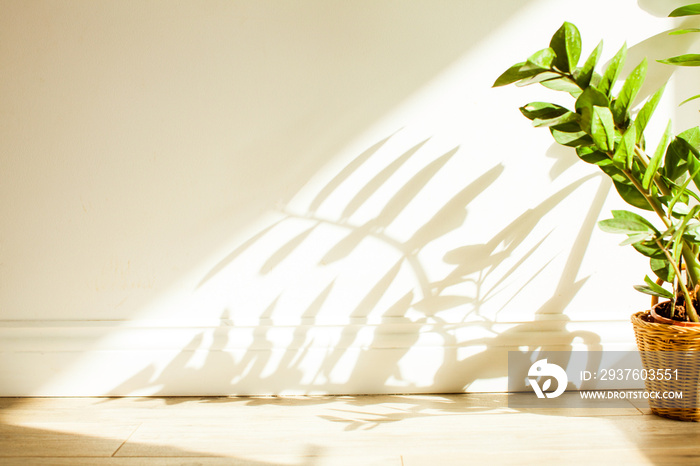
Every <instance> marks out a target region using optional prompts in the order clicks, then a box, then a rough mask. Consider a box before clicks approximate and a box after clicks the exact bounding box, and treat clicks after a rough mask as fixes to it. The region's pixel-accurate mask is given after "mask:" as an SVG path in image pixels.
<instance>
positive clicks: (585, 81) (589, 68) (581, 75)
mask: <svg viewBox="0 0 700 466" xmlns="http://www.w3.org/2000/svg"><path fill="white" fill-rule="evenodd" d="M602 52H603V41H602V40H601V41H600V42H599V43H598V46H597V47H596V48H595V49H594V50H593V52H591V54H590V55H589V56H588V59H587V60H586V62H585V63H584V64H583V66H582V67H581V69H580V70H579V72H578V75H577V77H576V83H577V84H578V85H579V87H580V88H581V89H585V88H587V87H588V86H589V85H590V84H591V78H592V77H593V71H594V70H595V66H596V65H597V64H598V60H599V59H600V54H601V53H602Z"/></svg>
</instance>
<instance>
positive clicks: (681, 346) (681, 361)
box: [632, 311, 700, 421]
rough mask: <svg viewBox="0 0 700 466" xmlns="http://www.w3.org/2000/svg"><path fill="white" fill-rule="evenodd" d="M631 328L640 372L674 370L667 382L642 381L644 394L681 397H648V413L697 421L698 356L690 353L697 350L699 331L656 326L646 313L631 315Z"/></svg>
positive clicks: (699, 416)
mask: <svg viewBox="0 0 700 466" xmlns="http://www.w3.org/2000/svg"><path fill="white" fill-rule="evenodd" d="M632 326H633V327H634V335H635V338H636V340H637V347H638V348H639V351H640V354H641V357H642V366H643V367H644V369H646V370H647V372H648V373H650V372H651V371H653V373H655V374H656V373H658V374H661V373H666V371H667V369H670V370H671V371H674V372H673V374H674V377H672V378H671V380H664V379H663V378H661V379H660V380H650V377H647V378H645V381H644V385H645V388H646V390H647V392H648V393H649V394H652V393H668V392H682V394H683V395H682V399H676V398H667V399H665V398H653V397H650V398H649V406H650V407H651V412H652V413H654V414H657V415H659V416H662V417H666V418H671V419H679V420H682V421H700V390H699V389H698V388H699V384H700V353H694V352H696V351H700V328H697V327H682V326H679V325H668V324H659V323H656V322H654V320H653V318H652V317H651V315H650V313H649V311H646V312H637V313H636V314H633V315H632ZM676 369H677V372H675V370H676ZM676 374H677V380H676V377H675V375H676Z"/></svg>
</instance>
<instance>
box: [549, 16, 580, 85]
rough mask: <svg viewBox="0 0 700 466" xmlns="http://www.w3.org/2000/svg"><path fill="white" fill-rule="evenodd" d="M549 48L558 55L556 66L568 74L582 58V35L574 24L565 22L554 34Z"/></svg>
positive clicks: (555, 61)
mask: <svg viewBox="0 0 700 466" xmlns="http://www.w3.org/2000/svg"><path fill="white" fill-rule="evenodd" d="M549 46H550V47H551V48H552V49H553V50H554V52H555V53H556V58H555V60H554V66H555V67H556V68H558V69H559V70H561V71H563V72H565V73H568V72H570V71H572V70H573V69H575V68H576V65H577V64H578V60H579V57H580V56H581V35H580V33H579V31H578V29H577V28H576V26H574V25H573V24H571V23H569V22H565V23H564V24H562V26H561V27H560V28H559V29H558V30H557V32H555V33H554V36H552V40H551V41H550V42H549Z"/></svg>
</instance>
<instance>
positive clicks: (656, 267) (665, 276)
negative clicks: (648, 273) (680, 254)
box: [649, 256, 676, 283]
mask: <svg viewBox="0 0 700 466" xmlns="http://www.w3.org/2000/svg"><path fill="white" fill-rule="evenodd" d="M649 263H650V266H651V270H652V272H654V274H655V275H656V276H657V277H659V278H660V279H661V280H663V281H665V282H668V283H673V280H674V278H675V277H676V273H675V272H674V271H673V267H672V266H671V263H670V262H669V261H668V260H667V259H666V257H665V256H664V257H663V259H659V258H652V259H651V260H650V261H649Z"/></svg>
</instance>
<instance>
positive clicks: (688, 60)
mask: <svg viewBox="0 0 700 466" xmlns="http://www.w3.org/2000/svg"><path fill="white" fill-rule="evenodd" d="M656 61H658V62H659V63H663V64H665V65H676V66H700V55H699V54H697V53H688V54H685V55H679V56H677V57H671V58H666V59H664V60H656Z"/></svg>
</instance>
